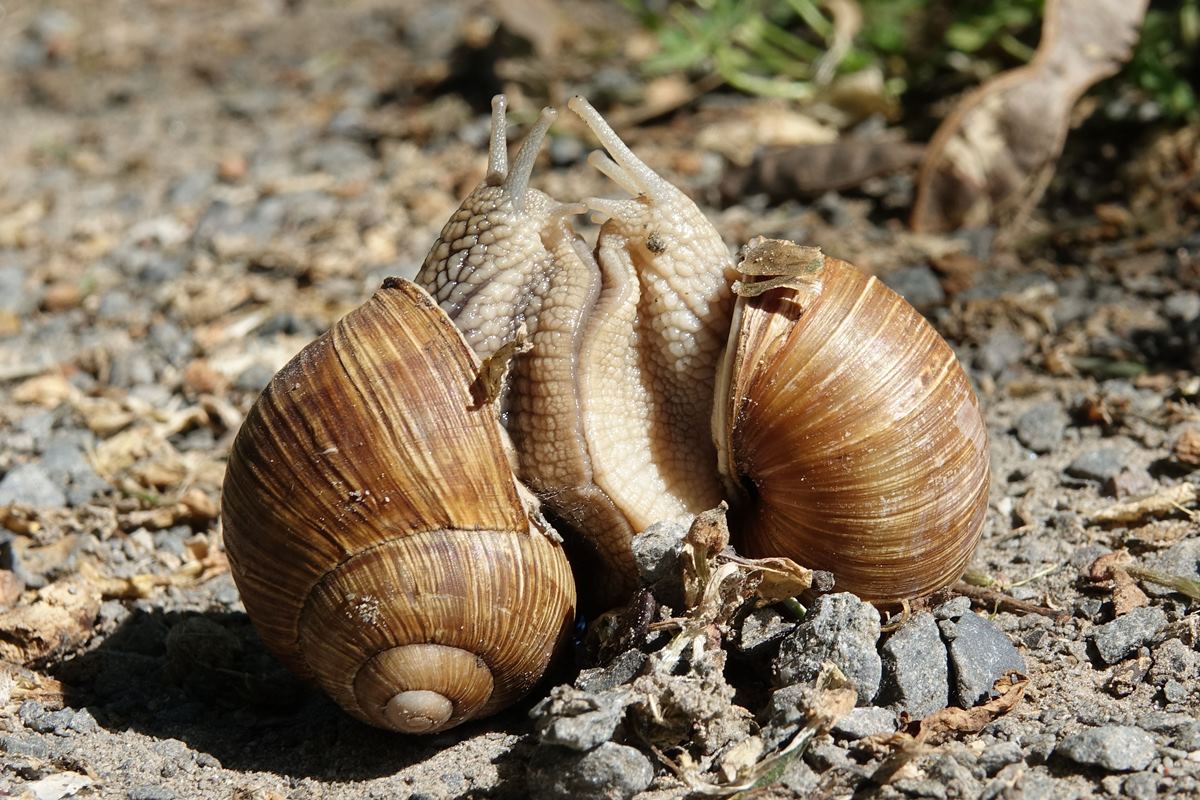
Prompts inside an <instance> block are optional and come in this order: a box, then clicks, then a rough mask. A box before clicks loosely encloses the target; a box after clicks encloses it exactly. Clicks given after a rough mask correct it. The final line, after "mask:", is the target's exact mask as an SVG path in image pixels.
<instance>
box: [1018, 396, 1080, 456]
mask: <svg viewBox="0 0 1200 800" xmlns="http://www.w3.org/2000/svg"><path fill="white" fill-rule="evenodd" d="M1015 428H1016V433H1017V441H1019V442H1020V443H1021V444H1023V445H1025V446H1026V447H1028V448H1029V449H1030V450H1032V451H1033V452H1035V453H1049V452H1050V451H1051V450H1053V449H1054V448H1055V447H1057V446H1058V445H1059V443H1060V442H1062V439H1063V433H1064V432H1065V431H1066V429H1067V414H1066V412H1065V411H1063V408H1062V406H1061V405H1060V404H1059V403H1039V404H1038V405H1036V406H1034V407H1033V408H1031V409H1029V410H1028V411H1026V412H1025V413H1024V414H1022V415H1021V416H1019V417H1017V422H1016V426H1015Z"/></svg>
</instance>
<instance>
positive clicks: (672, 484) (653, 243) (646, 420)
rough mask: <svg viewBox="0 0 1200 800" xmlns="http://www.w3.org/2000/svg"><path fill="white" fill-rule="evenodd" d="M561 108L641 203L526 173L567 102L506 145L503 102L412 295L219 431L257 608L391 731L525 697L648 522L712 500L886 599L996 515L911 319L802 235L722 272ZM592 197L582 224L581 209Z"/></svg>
mask: <svg viewBox="0 0 1200 800" xmlns="http://www.w3.org/2000/svg"><path fill="white" fill-rule="evenodd" d="M569 105H570V108H571V109H572V110H573V111H575V112H576V113H578V114H579V115H580V116H581V117H582V118H583V119H584V121H585V122H586V123H587V125H588V126H589V127H590V128H591V129H592V131H593V133H594V134H595V135H596V136H597V137H598V138H599V140H600V142H601V143H602V144H603V146H604V148H605V149H606V150H607V151H608V153H609V155H610V156H611V158H610V157H607V156H605V155H603V154H601V153H593V154H592V156H591V157H590V158H589V162H590V163H591V164H592V165H593V166H595V167H596V168H598V169H599V170H600V171H601V172H603V173H604V174H605V175H606V176H608V177H609V178H610V179H612V180H613V181H614V182H615V183H617V184H618V185H619V186H620V187H621V188H622V189H625V190H627V191H628V192H629V193H630V194H632V195H633V197H632V198H630V199H626V200H606V199H589V200H587V201H585V202H584V203H578V204H562V203H559V202H557V201H555V200H553V199H551V198H550V197H548V196H547V195H546V194H544V193H542V192H540V191H538V190H536V189H533V188H531V187H530V186H529V177H530V173H531V171H532V169H533V164H534V161H535V160H536V158H537V153H538V150H539V148H540V146H541V143H542V140H543V138H544V137H545V134H546V132H547V130H548V128H549V126H550V124H551V122H552V121H553V119H554V112H553V111H552V110H549V109H547V110H545V111H543V112H542V115H541V117H540V118H539V119H538V121H537V123H536V124H535V126H534V128H533V129H532V131H531V132H530V133H529V135H528V136H527V138H526V139H525V141H524V143H523V145H522V147H521V149H520V152H519V154H518V155H517V157H516V159H515V162H514V164H513V168H512V169H511V170H510V169H509V167H508V158H507V150H506V142H505V104H504V100H503V98H497V99H496V100H495V101H494V102H493V117H492V137H491V146H490V153H489V160H488V172H487V177H486V178H485V180H484V182H483V183H482V184H481V185H480V186H479V187H478V188H477V189H476V190H475V191H474V192H472V193H471V195H470V196H469V197H468V198H467V199H466V200H465V201H464V202H463V205H462V206H461V207H460V209H459V210H458V211H457V212H456V213H455V214H454V216H453V217H452V218H451V219H450V221H449V222H448V223H447V224H446V226H445V228H444V229H443V230H442V233H441V236H440V238H439V239H438V241H437V242H436V243H435V244H434V246H433V248H432V250H431V251H430V253H429V256H428V257H427V258H426V260H425V263H424V266H423V267H422V269H421V271H420V273H419V275H418V276H417V284H420V287H423V288H419V287H418V286H417V285H414V284H412V283H409V282H407V281H400V280H391V279H389V280H388V281H387V282H385V283H384V285H383V287H382V288H381V289H380V290H379V291H378V292H376V294H375V295H374V296H373V297H372V298H371V299H370V300H369V301H368V302H367V303H366V304H364V305H363V306H361V307H360V308H358V309H356V310H355V311H352V312H351V313H350V314H348V315H347V316H346V317H345V318H343V319H342V320H340V321H339V322H338V323H336V324H335V325H334V326H333V328H332V329H331V330H330V331H329V332H328V333H326V334H325V335H323V336H322V337H320V338H319V339H317V340H316V341H315V342H313V343H312V344H310V345H309V346H308V347H306V348H305V349H304V350H302V351H301V352H300V353H299V354H298V355H297V356H296V357H295V359H293V360H292V361H291V362H290V363H289V364H288V365H287V366H285V367H284V368H283V369H282V370H281V371H280V372H279V374H278V375H276V376H275V378H274V379H273V380H272V381H271V383H270V385H269V386H268V387H267V388H266V389H265V390H264V391H263V394H262V396H261V397H260V398H259V400H258V402H257V403H256V404H255V406H254V408H253V409H252V410H251V412H250V414H249V416H248V417H247V419H246V422H245V424H244V425H243V427H242V429H241V431H240V432H239V433H238V436H237V439H236V441H235V443H234V449H233V453H232V455H231V458H230V462H229V467H228V471H227V474H226V479H225V485H224V495H223V506H222V519H223V522H224V531H225V541H226V546H227V548H228V552H229V559H230V563H231V565H232V569H233V575H234V578H235V580H236V582H237V585H238V587H239V589H240V591H241V593H242V598H243V600H244V602H245V605H246V610H247V612H248V613H249V615H250V617H251V619H252V620H253V621H254V624H255V625H256V627H257V628H258V630H259V632H260V634H261V636H262V638H263V641H264V642H265V643H266V645H267V647H268V648H270V649H271V651H272V652H274V653H275V654H276V655H277V656H278V657H279V658H280V659H281V660H282V661H283V662H284V663H285V664H287V665H288V666H289V667H290V668H292V669H293V670H295V671H296V672H297V673H299V674H301V675H303V676H305V677H308V678H311V679H314V680H315V681H316V682H317V683H318V684H320V685H321V686H322V688H324V689H325V691H327V692H328V693H329V694H330V695H331V696H332V697H333V698H334V699H335V700H336V701H337V702H338V703H339V704H341V705H342V706H343V707H344V708H346V710H347V711H349V712H350V713H352V714H353V715H355V716H356V717H358V718H359V719H362V720H364V721H367V722H370V723H372V724H375V725H379V726H381V727H386V728H392V729H395V730H399V731H405V732H433V731H437V730H443V729H445V728H447V727H450V726H452V725H455V724H458V723H460V722H462V721H464V720H466V719H469V718H473V717H478V716H482V715H485V714H488V713H491V712H493V711H496V710H498V709H499V708H502V707H503V706H505V705H507V704H509V703H511V702H513V701H515V700H516V699H517V698H518V697H520V696H521V695H522V694H524V693H525V692H526V691H528V690H529V689H530V688H531V687H532V686H533V685H534V684H535V683H536V682H537V681H538V680H539V679H540V677H541V676H542V674H543V673H544V671H545V670H546V668H547V666H548V664H549V663H550V662H551V660H552V658H553V656H554V654H555V652H556V651H557V650H558V649H559V648H560V647H561V646H562V643H563V641H564V639H565V637H566V634H567V632H568V630H569V629H570V627H571V625H572V621H573V617H574V613H575V603H576V588H575V580H576V579H577V580H578V581H579V582H580V594H581V596H583V597H585V598H588V599H589V602H590V603H591V604H593V605H596V606H597V607H602V606H603V605H604V604H606V603H613V602H614V601H617V600H619V599H620V598H621V597H622V596H623V595H627V594H628V592H629V590H631V589H632V588H633V587H634V585H635V570H634V565H633V558H632V551H631V547H630V542H631V541H632V537H633V536H635V535H636V534H637V532H639V531H641V530H643V529H644V528H645V527H647V526H648V525H650V524H651V523H654V522H656V521H660V520H663V519H668V518H673V517H680V516H684V515H692V514H696V513H698V512H700V511H704V510H706V509H709V508H712V507H714V506H716V505H717V504H718V503H719V502H720V501H721V500H722V499H726V500H728V501H729V502H730V503H731V505H732V509H733V512H732V514H733V519H732V522H733V528H734V534H735V541H736V543H737V545H738V548H739V550H741V551H742V552H743V553H744V554H746V555H749V556H769V555H782V556H788V557H791V558H793V559H794V560H796V561H798V562H799V563H801V564H804V565H805V566H808V567H811V568H816V569H824V570H829V571H831V572H833V573H834V574H835V576H836V578H837V581H838V585H839V587H840V588H842V589H845V590H848V591H853V592H856V593H858V594H860V595H861V596H863V597H864V598H866V599H869V600H872V601H875V602H879V603H890V602H896V601H899V600H902V599H905V598H911V597H919V596H922V595H926V594H929V593H930V592H933V591H935V590H937V589H939V588H941V587H943V586H945V585H947V584H949V583H950V582H952V581H953V580H954V579H956V578H957V577H958V575H959V574H961V572H962V570H963V569H964V567H965V565H966V563H967V560H968V559H969V557H970V555H971V552H972V550H973V549H974V546H975V543H976V541H977V539H978V537H979V533H980V531H981V529H982V525H983V518H984V514H985V511H986V500H987V487H988V456H987V435H986V430H985V426H984V423H983V420H982V417H981V415H980V411H979V406H978V401H977V400H976V398H975V395H974V393H973V392H972V390H971V388H970V386H969V384H968V381H967V378H966V376H965V375H964V373H963V371H962V368H961V367H960V366H959V364H958V362H957V360H956V359H955V357H954V354H953V352H952V351H951V349H950V348H949V346H948V345H947V344H946V343H945V342H944V341H943V340H942V339H941V337H939V336H938V334H937V333H936V332H935V331H934V330H933V328H932V327H931V326H930V325H929V324H928V323H927V322H926V321H925V320H924V318H923V317H921V315H920V314H918V313H917V312H916V311H915V310H914V309H913V308H912V307H911V306H909V305H908V304H907V303H906V302H905V301H904V300H902V299H901V298H900V297H898V296H897V295H895V294H894V293H893V292H891V291H890V290H888V289H887V288H886V287H884V286H883V285H882V284H881V283H880V282H879V281H877V280H876V279H875V278H872V277H867V276H865V275H863V274H862V273H860V272H858V271H857V270H855V269H854V268H853V267H850V266H849V265H847V264H845V263H844V262H841V261H837V260H835V259H831V258H827V257H825V256H823V255H821V254H820V252H819V251H816V250H814V249H811V248H802V247H799V246H797V245H793V244H791V243H787V242H776V241H765V240H762V241H759V242H756V243H752V245H751V247H749V248H748V249H747V251H746V253H745V254H744V258H743V260H742V262H741V264H739V265H735V263H734V261H733V259H732V258H731V257H730V254H729V251H728V249H727V248H726V246H725V244H724V243H723V242H722V240H721V238H720V236H719V235H718V234H717V232H716V230H715V229H714V228H713V227H712V226H711V224H709V223H708V221H707V220H705V218H704V217H703V215H702V214H701V213H700V211H699V209H698V208H697V207H696V206H695V205H694V204H693V203H692V202H691V200H689V199H688V198H687V197H686V196H685V195H684V194H683V193H682V192H681V191H680V190H678V189H677V188H675V187H674V186H672V185H671V184H669V183H668V182H667V181H665V180H664V179H663V178H661V177H660V176H659V175H657V174H656V173H654V172H653V171H652V170H651V169H650V168H649V167H647V166H646V165H645V164H644V163H642V162H641V161H640V160H639V159H638V158H637V157H636V156H634V154H633V153H632V152H631V151H630V150H629V149H628V148H627V147H626V146H625V144H624V143H623V142H622V141H621V140H620V139H619V138H618V137H617V135H616V134H615V133H614V132H613V131H612V129H611V128H609V126H608V125H607V124H606V123H605V121H604V120H603V119H602V118H601V117H600V115H599V114H598V113H597V112H596V111H595V110H594V109H593V108H592V107H591V106H590V105H588V104H587V102H586V101H584V100H583V99H582V98H575V99H573V100H572V101H571V102H570V104H569ZM584 211H591V212H592V213H593V215H594V216H595V217H596V218H598V219H600V220H602V221H603V222H602V225H601V227H600V230H599V235H598V241H597V243H596V245H595V246H594V247H591V246H589V245H588V244H586V243H585V242H584V241H583V239H582V238H581V237H579V236H578V235H577V234H576V233H575V232H574V231H573V229H572V228H571V225H570V218H571V216H572V215H574V214H578V213H581V212H584ZM427 292H428V293H427ZM543 513H544V514H545V516H543ZM547 519H550V520H552V521H553V523H554V524H555V525H557V526H558V527H559V528H560V529H561V530H562V531H563V533H564V534H565V535H566V537H567V544H568V546H569V547H570V549H571V553H572V562H571V564H568V561H567V558H566V556H565V555H564V551H563V546H562V544H560V539H559V537H558V536H557V535H556V533H555V531H554V530H553V529H552V528H551V527H550V524H549V523H548V522H547ZM572 566H574V569H575V579H573V577H572V569H571V567H572Z"/></svg>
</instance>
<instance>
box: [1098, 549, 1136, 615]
mask: <svg viewBox="0 0 1200 800" xmlns="http://www.w3.org/2000/svg"><path fill="white" fill-rule="evenodd" d="M1131 562H1132V558H1130V556H1129V553H1127V552H1125V551H1124V550H1117V551H1115V552H1112V553H1105V554H1104V555H1102V556H1100V557H1099V558H1097V559H1096V560H1095V561H1093V562H1092V564H1091V566H1090V567H1088V577H1089V578H1090V579H1091V580H1092V581H1094V582H1096V583H1101V582H1105V581H1109V582H1111V583H1112V598H1113V613H1114V614H1115V615H1116V616H1118V617H1119V616H1121V615H1122V614H1126V613H1128V612H1130V611H1132V610H1133V609H1135V608H1141V607H1143V606H1146V605H1149V604H1150V598H1148V597H1146V593H1145V592H1143V591H1142V590H1141V587H1139V586H1138V585H1137V581H1135V580H1134V579H1133V578H1132V577H1131V576H1130V575H1129V573H1128V572H1126V571H1125V567H1126V566H1127V565H1128V564H1130V563H1131Z"/></svg>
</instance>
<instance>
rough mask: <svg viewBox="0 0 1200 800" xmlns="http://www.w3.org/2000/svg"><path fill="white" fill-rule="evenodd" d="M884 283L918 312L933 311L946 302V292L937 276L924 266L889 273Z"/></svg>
mask: <svg viewBox="0 0 1200 800" xmlns="http://www.w3.org/2000/svg"><path fill="white" fill-rule="evenodd" d="M883 282H884V283H885V284H887V286H888V288H889V289H891V290H892V291H893V292H895V293H896V294H898V295H900V296H901V297H903V298H904V299H905V300H907V301H908V302H909V303H910V304H911V305H912V306H913V308H916V309H917V310H918V311H925V310H928V309H932V308H935V307H936V306H939V305H941V304H942V303H944V302H946V292H945V291H944V290H943V289H942V284H941V282H939V281H938V279H937V275H935V274H934V272H933V270H932V269H930V268H929V267H927V266H925V265H924V264H922V265H919V266H915V267H906V268H905V269H900V270H897V271H895V272H891V273H888V274H887V275H885V276H884V279H883Z"/></svg>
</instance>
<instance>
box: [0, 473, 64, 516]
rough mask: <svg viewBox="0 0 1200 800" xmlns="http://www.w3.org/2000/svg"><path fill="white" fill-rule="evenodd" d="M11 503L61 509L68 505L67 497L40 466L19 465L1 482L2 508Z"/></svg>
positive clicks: (0, 501)
mask: <svg viewBox="0 0 1200 800" xmlns="http://www.w3.org/2000/svg"><path fill="white" fill-rule="evenodd" d="M10 503H21V504H23V505H27V506H33V507H34V508H61V507H63V506H65V505H66V504H67V496H66V495H65V494H64V493H63V490H62V489H61V488H59V486H58V484H57V483H55V481H54V479H53V478H51V477H50V476H49V475H48V474H47V473H46V470H45V469H43V468H42V466H41V465H40V464H36V463H29V464H19V465H17V466H15V467H13V468H12V469H10V470H9V471H8V474H6V475H5V476H4V479H3V480H0V506H4V505H8V504H10Z"/></svg>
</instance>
